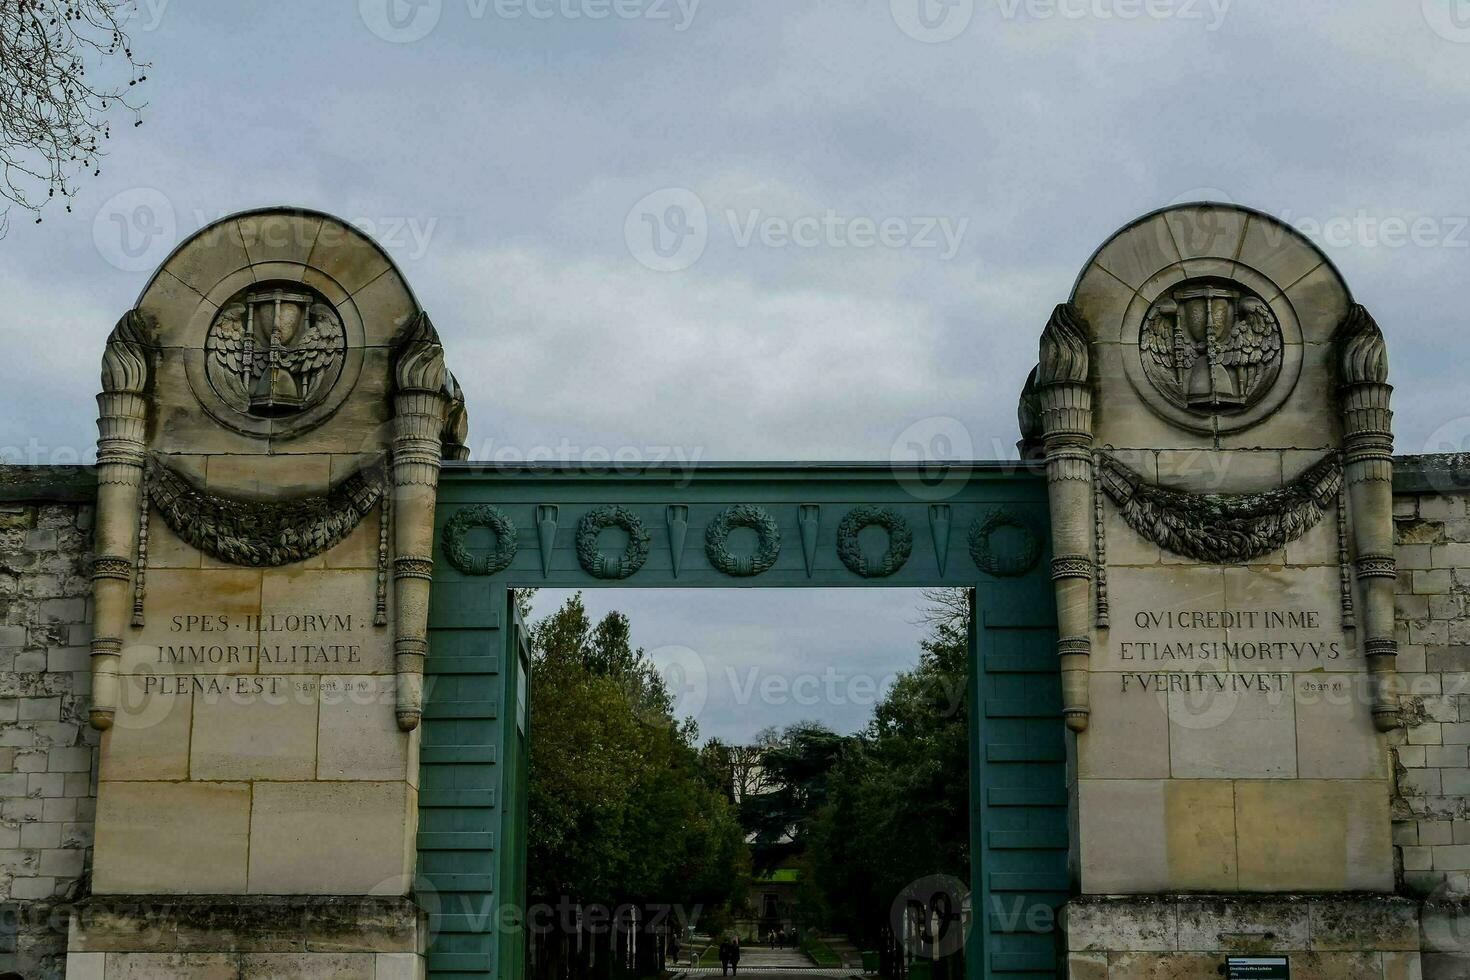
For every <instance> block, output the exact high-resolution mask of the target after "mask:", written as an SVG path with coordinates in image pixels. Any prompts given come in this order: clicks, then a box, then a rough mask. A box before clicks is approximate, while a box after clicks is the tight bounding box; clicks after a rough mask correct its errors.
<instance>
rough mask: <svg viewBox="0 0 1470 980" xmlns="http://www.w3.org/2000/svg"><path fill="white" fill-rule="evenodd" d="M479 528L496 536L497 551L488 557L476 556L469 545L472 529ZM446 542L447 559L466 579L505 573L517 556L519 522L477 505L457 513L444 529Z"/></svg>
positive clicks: (482, 505)
mask: <svg viewBox="0 0 1470 980" xmlns="http://www.w3.org/2000/svg"><path fill="white" fill-rule="evenodd" d="M476 527H483V528H489V529H490V530H491V531H492V532H494V534H495V550H494V551H492V552H490V553H489V554H487V555H484V556H480V555H475V554H472V553H471V552H470V549H469V546H468V545H467V543H466V541H465V538H466V537H467V536H468V535H469V532H470V529H471V528H476ZM442 540H443V543H444V557H445V558H447V559H448V560H449V564H451V565H453V566H454V567H455V568H457V569H459V570H460V571H461V572H463V573H464V574H466V575H494V574H495V573H497V572H503V571H505V570H506V569H507V568H509V567H510V563H511V562H512V561H513V560H514V559H515V556H516V526H515V522H514V521H512V520H511V519H510V518H509V517H507V516H505V512H504V511H502V510H501V509H500V508H499V507H496V506H494V505H493V504H477V505H476V506H474V507H461V508H460V509H459V510H457V511H455V512H454V516H453V517H451V518H449V520H448V521H447V522H446V523H445V525H444V532H443V535H442ZM399 561H402V559H399Z"/></svg>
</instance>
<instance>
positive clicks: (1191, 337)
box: [1138, 279, 1282, 415]
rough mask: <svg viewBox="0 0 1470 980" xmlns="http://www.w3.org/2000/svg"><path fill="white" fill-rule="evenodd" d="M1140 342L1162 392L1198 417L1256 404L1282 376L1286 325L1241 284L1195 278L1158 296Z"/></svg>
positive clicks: (1145, 364) (1146, 365)
mask: <svg viewBox="0 0 1470 980" xmlns="http://www.w3.org/2000/svg"><path fill="white" fill-rule="evenodd" d="M1138 345H1139V347H1140V349H1141V352H1142V355H1143V371H1144V374H1145V376H1146V377H1147V378H1148V380H1149V381H1150V382H1151V383H1152V384H1153V386H1154V387H1155V388H1157V389H1158V391H1159V393H1160V394H1161V395H1163V396H1164V398H1166V399H1167V400H1168V401H1169V402H1171V403H1172V404H1173V405H1175V406H1176V407H1178V408H1182V409H1184V410H1186V411H1189V412H1192V413H1194V414H1196V415H1217V414H1228V413H1231V412H1238V411H1241V410H1243V409H1246V408H1249V407H1250V406H1252V405H1254V404H1255V403H1256V402H1258V401H1260V400H1261V399H1262V398H1263V397H1265V395H1266V393H1267V392H1268V391H1269V390H1270V389H1271V386H1272V385H1273V384H1275V382H1276V379H1277V378H1279V377H1280V376H1281V363H1282V337H1281V324H1280V323H1279V322H1277V319H1276V314H1275V313H1273V312H1272V311H1271V307H1270V306H1268V305H1267V304H1266V301H1265V300H1263V299H1261V298H1260V297H1259V296H1257V295H1255V294H1254V293H1252V292H1250V291H1249V290H1247V289H1245V288H1244V287H1243V286H1241V285H1240V284H1239V283H1234V282H1230V283H1226V282H1223V281H1219V280H1201V279H1194V280H1188V281H1185V282H1182V283H1180V284H1179V285H1177V286H1175V287H1174V288H1173V289H1170V290H1168V291H1167V292H1165V293H1164V294H1163V295H1161V296H1160V297H1159V298H1158V299H1157V300H1155V301H1154V304H1153V306H1151V307H1150V308H1149V311H1148V313H1146V314H1145V315H1144V318H1143V325H1142V327H1141V328H1140V329H1139V337H1138Z"/></svg>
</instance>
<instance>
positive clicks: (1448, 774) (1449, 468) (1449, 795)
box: [1391, 456, 1470, 980]
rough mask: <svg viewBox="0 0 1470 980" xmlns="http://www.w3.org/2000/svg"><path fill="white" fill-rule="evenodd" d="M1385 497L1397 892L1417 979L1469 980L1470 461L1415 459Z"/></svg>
mask: <svg viewBox="0 0 1470 980" xmlns="http://www.w3.org/2000/svg"><path fill="white" fill-rule="evenodd" d="M1404 469H1405V471H1406V472H1405V473H1404V474H1403V476H1402V477H1401V478H1400V479H1399V481H1398V487H1397V493H1396V495H1395V498H1394V543H1395V549H1394V550H1395V553H1396V556H1397V558H1398V582H1397V588H1396V590H1395V592H1396V594H1395V602H1394V612H1395V621H1396V626H1397V629H1398V637H1399V670H1400V671H1401V677H1402V679H1403V683H1404V698H1403V717H1404V727H1403V729H1402V730H1401V731H1399V732H1396V733H1394V735H1393V736H1392V738H1391V752H1392V759H1393V769H1394V797H1393V835H1394V863H1395V872H1396V874H1397V876H1398V879H1399V883H1400V890H1401V892H1402V893H1404V894H1406V895H1412V896H1415V897H1417V898H1420V899H1423V900H1424V901H1425V903H1426V904H1425V910H1424V915H1423V939H1424V963H1423V967H1424V977H1425V980H1459V978H1462V977H1470V758H1467V757H1470V459H1467V458H1466V457H1464V456H1437V457H1419V458H1416V459H1414V460H1412V461H1409V462H1407V463H1406V464H1405V465H1404Z"/></svg>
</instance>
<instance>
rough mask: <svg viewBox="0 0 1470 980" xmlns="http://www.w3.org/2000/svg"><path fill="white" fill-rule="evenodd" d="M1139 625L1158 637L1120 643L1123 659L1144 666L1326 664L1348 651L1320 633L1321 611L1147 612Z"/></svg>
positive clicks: (1139, 617) (1136, 616)
mask: <svg viewBox="0 0 1470 980" xmlns="http://www.w3.org/2000/svg"><path fill="white" fill-rule="evenodd" d="M1133 625H1134V627H1135V628H1136V629H1137V630H1138V631H1139V632H1140V633H1146V634H1153V635H1156V637H1157V638H1148V639H1136V640H1122V641H1119V642H1118V644H1117V653H1118V659H1119V660H1122V661H1131V662H1134V663H1139V664H1142V663H1157V664H1174V663H1190V662H1207V663H1219V664H1230V663H1233V662H1241V663H1246V664H1259V665H1262V666H1268V665H1271V664H1291V665H1299V664H1307V665H1320V664H1327V663H1330V662H1332V661H1335V660H1340V659H1342V657H1343V655H1344V652H1345V651H1344V649H1343V645H1342V640H1341V639H1340V638H1337V637H1333V636H1331V635H1325V634H1322V633H1320V632H1317V633H1316V635H1314V631H1321V630H1322V629H1323V628H1324V627H1323V624H1322V614H1321V612H1319V611H1318V610H1315V609H1302V610H1274V609H1242V610H1235V609H1162V610H1153V609H1144V610H1140V611H1139V612H1137V613H1136V614H1134V616H1133ZM1201 630H1228V631H1230V632H1231V634H1232V636H1231V637H1230V638H1229V639H1224V640H1217V639H1195V638H1194V637H1192V636H1191V634H1192V633H1194V632H1196V631H1201ZM1284 633H1292V634H1295V635H1283V634H1284ZM1236 634H1238V636H1237V635H1236Z"/></svg>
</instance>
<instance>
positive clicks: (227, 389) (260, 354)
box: [205, 283, 346, 418]
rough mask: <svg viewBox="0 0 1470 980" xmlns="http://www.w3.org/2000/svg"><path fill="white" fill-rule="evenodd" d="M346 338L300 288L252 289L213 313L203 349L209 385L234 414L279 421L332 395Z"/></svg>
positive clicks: (324, 306)
mask: <svg viewBox="0 0 1470 980" xmlns="http://www.w3.org/2000/svg"><path fill="white" fill-rule="evenodd" d="M345 348H346V338H345V334H344V333H343V330H342V320H341V318H340V317H339V316H338V315H337V311H336V310H335V309H333V308H332V306H331V304H330V303H328V302H327V301H326V300H324V299H322V298H321V297H320V296H318V295H317V294H316V293H314V292H312V291H310V290H308V289H306V288H304V287H302V286H301V285H300V284H295V283H293V284H291V285H290V286H279V287H277V286H255V287H252V288H251V289H248V290H245V291H243V292H241V293H238V294H236V295H235V296H234V297H233V298H232V299H230V300H229V301H228V302H227V303H225V305H224V306H222V307H221V308H220V311H219V314H218V315H217V316H216V317H215V320H214V323H213V325H212V326H211V327H210V329H209V339H208V341H207V342H206V353H205V357H206V359H207V370H208V375H209V381H210V384H211V385H212V386H213V387H214V390H215V391H216V392H217V393H218V394H219V396H220V397H221V398H223V399H224V400H225V402H226V403H227V404H229V405H230V406H231V407H233V408H235V409H236V410H237V411H240V412H244V413H246V414H249V415H253V416H256V417H259V418H279V417H282V416H289V415H295V414H297V413H299V412H302V411H305V410H306V409H308V408H310V407H311V406H312V405H313V404H315V403H316V402H317V401H319V400H320V399H321V398H322V397H324V396H325V395H326V393H327V392H328V391H329V390H331V387H332V385H333V383H335V381H336V379H337V376H338V375H339V374H340V372H341V363H342V355H343V352H344V350H345Z"/></svg>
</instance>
